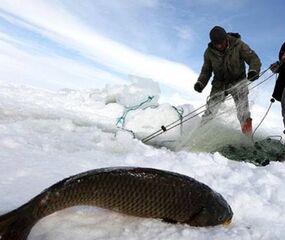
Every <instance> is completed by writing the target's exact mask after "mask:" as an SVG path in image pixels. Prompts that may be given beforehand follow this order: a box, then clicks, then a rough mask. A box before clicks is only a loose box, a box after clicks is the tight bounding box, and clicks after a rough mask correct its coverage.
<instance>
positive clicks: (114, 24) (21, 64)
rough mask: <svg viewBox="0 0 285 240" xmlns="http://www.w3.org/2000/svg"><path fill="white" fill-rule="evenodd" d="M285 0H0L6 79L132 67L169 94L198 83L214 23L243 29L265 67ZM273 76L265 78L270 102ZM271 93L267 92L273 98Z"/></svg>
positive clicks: (61, 84) (57, 81) (53, 82)
mask: <svg viewBox="0 0 285 240" xmlns="http://www.w3.org/2000/svg"><path fill="white" fill-rule="evenodd" d="M284 7H285V2H284V1H281V0H273V1H269V0H268V1H266V0H261V1H252V0H228V1H222V0H108V1H106V0H96V1H93V0H61V1H58V0H25V1H23V0H1V1H0V64H1V68H0V81H1V82H4V83H17V84H27V85H31V86H35V87H41V88H47V89H61V88H75V89H76V88H102V87H104V86H105V85H106V84H120V83H126V82H128V75H129V74H131V75H137V76H141V77H148V78H152V79H153V80H155V81H157V82H159V84H160V87H161V89H162V91H161V95H162V98H165V99H174V98H181V99H186V100H187V99H188V100H192V101H196V100H197V101H199V102H204V101H205V98H206V96H207V95H208V93H209V91H210V84H209V86H207V88H206V89H205V91H204V92H203V94H198V93H196V92H194V90H193V84H194V82H195V81H196V80H197V76H198V74H199V72H200V69H201V66H202V63H203V53H204V51H205V49H206V47H207V44H208V42H209V37H208V35H209V31H210V29H211V28H212V27H213V26H215V25H220V26H223V27H224V28H225V29H226V30H227V31H228V32H239V33H240V35H241V36H242V39H243V40H244V41H245V42H246V43H247V44H249V45H250V46H251V47H252V48H253V49H254V50H255V51H256V52H257V54H258V55H259V57H260V58H261V60H262V63H263V66H262V69H266V68H267V67H268V66H269V65H270V64H271V63H272V62H274V61H276V60H277V56H278V51H279V48H280V46H281V44H282V43H283V41H284V37H283V34H282V33H281V32H282V31H283V29H284V18H283V15H284ZM273 86H274V81H271V82H269V83H266V85H264V86H262V87H261V88H262V94H265V95H264V96H265V97H266V103H265V105H266V104H267V100H268V101H269V99H270V96H271V93H272V89H273ZM267 98H269V99H267Z"/></svg>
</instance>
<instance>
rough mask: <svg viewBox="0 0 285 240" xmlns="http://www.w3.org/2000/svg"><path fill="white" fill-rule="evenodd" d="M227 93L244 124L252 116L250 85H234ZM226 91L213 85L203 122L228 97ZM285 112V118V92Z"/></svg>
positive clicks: (284, 115) (206, 120) (212, 115)
mask: <svg viewBox="0 0 285 240" xmlns="http://www.w3.org/2000/svg"><path fill="white" fill-rule="evenodd" d="M284 92H285V91H284ZM227 93H228V94H230V95H231V96H232V98H233V100H234V102H235V106H236V110H237V118H238V120H239V122H240V125H241V126H243V124H244V122H245V121H246V119H248V118H250V111H249V104H248V87H247V85H242V86H240V87H234V88H232V89H230V90H227ZM226 97H227V96H226V94H225V91H220V89H219V90H218V89H216V88H215V87H214V86H213V87H212V90H211V93H210V96H209V98H208V100H207V106H206V111H205V112H204V114H203V116H202V124H203V123H206V122H208V121H209V120H211V119H213V118H214V117H215V116H216V114H217V112H218V110H219V107H220V105H221V103H222V102H224V101H225V99H226ZM282 109H284V112H282V114H283V117H284V119H285V94H284V108H282ZM284 124H285V122H284Z"/></svg>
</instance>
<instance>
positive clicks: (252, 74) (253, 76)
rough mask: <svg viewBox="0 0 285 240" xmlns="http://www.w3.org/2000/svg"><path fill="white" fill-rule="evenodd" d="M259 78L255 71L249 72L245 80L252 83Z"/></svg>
mask: <svg viewBox="0 0 285 240" xmlns="http://www.w3.org/2000/svg"><path fill="white" fill-rule="evenodd" d="M258 78H259V74H258V73H257V72H256V71H255V70H250V71H249V72H248V74H247V80H249V81H251V82H253V81H254V80H256V79H258Z"/></svg>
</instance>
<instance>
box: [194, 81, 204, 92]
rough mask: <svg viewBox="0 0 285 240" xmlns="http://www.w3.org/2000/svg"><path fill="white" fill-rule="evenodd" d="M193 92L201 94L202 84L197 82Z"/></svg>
mask: <svg viewBox="0 0 285 240" xmlns="http://www.w3.org/2000/svg"><path fill="white" fill-rule="evenodd" d="M194 90H195V91H196V92H198V93H201V92H202V91H203V84H202V83H201V82H199V81H197V82H196V83H195V84H194Z"/></svg>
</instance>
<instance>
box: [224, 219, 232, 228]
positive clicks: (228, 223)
mask: <svg viewBox="0 0 285 240" xmlns="http://www.w3.org/2000/svg"><path fill="white" fill-rule="evenodd" d="M231 222H232V219H229V220H226V221H225V222H224V223H223V225H224V226H229V225H230V224H231Z"/></svg>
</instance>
